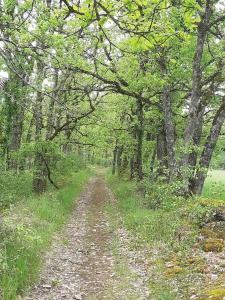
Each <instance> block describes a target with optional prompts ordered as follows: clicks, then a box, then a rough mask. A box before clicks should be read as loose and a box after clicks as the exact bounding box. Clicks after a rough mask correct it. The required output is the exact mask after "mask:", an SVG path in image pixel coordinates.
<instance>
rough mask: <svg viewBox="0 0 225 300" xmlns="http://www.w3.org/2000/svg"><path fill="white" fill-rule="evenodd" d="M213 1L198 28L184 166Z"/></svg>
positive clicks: (191, 135) (195, 119)
mask: <svg viewBox="0 0 225 300" xmlns="http://www.w3.org/2000/svg"><path fill="white" fill-rule="evenodd" d="M212 2H213V1H211V0H207V1H206V8H205V12H204V15H203V16H202V20H201V22H200V23H199V25H198V29H197V44H196V49H195V55H194V60H193V71H192V90H191V99H190V103H189V112H188V117H187V124H186V127H185V130H184V147H185V154H184V157H183V160H182V165H183V166H188V162H189V151H188V148H189V146H191V143H192V140H193V135H194V132H195V130H196V127H197V123H198V118H197V116H198V107H199V102H200V98H201V94H202V90H201V87H202V68H201V61H202V55H203V50H204V45H205V40H206V35H207V32H208V30H209V28H208V26H209V22H210V18H211V15H212Z"/></svg>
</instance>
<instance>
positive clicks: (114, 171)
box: [112, 142, 117, 175]
mask: <svg viewBox="0 0 225 300" xmlns="http://www.w3.org/2000/svg"><path fill="white" fill-rule="evenodd" d="M116 157H117V142H116V146H115V148H114V150H113V162H112V174H113V175H115V174H116Z"/></svg>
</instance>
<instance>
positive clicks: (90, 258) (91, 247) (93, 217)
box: [23, 177, 147, 300]
mask: <svg viewBox="0 0 225 300" xmlns="http://www.w3.org/2000/svg"><path fill="white" fill-rule="evenodd" d="M110 199H111V198H110V195H109V190H108V189H107V187H106V185H105V183H104V181H103V180H102V179H101V178H100V177H96V178H92V179H91V180H90V182H89V183H88V184H87V187H86V189H85V190H84V191H83V193H82V195H81V196H80V198H79V200H78V203H77V207H76V209H75V211H74V213H73V214H72V217H71V219H70V222H69V223H68V224H67V225H66V227H65V229H64V231H63V232H62V234H61V235H60V236H58V237H57V238H56V240H55V241H54V243H53V246H52V249H51V250H50V251H49V253H48V255H47V257H46V262H45V266H44V269H43V271H42V273H41V275H40V280H39V283H38V284H37V285H36V286H34V287H33V288H32V289H31V290H30V292H29V294H28V295H27V296H25V297H24V298H23V300H33V299H36V300H44V299H45V300H47V299H48V300H50V299H51V300H58V299H71V300H72V299H78V300H81V299H82V300H83V299H87V300H88V299H98V300H101V299H131V298H130V297H126V293H125V296H121V294H120V292H119V294H117V293H118V291H117V288H116V284H117V283H118V281H119V279H118V278H116V275H115V274H114V264H115V259H114V258H113V255H112V249H111V248H112V240H113V233H112V232H111V231H110V226H109V224H108V222H107V217H106V216H105V213H104V205H105V204H106V202H107V201H110ZM112 291H113V292H112ZM112 293H113V295H112ZM132 299H147V298H143V297H135V298H132Z"/></svg>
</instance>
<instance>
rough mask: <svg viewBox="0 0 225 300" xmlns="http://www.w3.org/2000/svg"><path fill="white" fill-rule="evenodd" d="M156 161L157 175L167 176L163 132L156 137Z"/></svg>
mask: <svg viewBox="0 0 225 300" xmlns="http://www.w3.org/2000/svg"><path fill="white" fill-rule="evenodd" d="M157 160H158V161H159V167H158V175H159V176H167V172H166V170H167V169H168V161H167V148H166V137H165V132H164V131H162V132H160V133H159V134H158V136H157Z"/></svg>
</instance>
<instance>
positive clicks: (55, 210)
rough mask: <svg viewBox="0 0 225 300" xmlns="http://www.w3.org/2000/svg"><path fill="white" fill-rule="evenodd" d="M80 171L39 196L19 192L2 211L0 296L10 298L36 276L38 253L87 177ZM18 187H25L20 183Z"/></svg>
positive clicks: (45, 247) (39, 259)
mask: <svg viewBox="0 0 225 300" xmlns="http://www.w3.org/2000/svg"><path fill="white" fill-rule="evenodd" d="M89 173H90V171H87V170H81V171H79V172H77V173H74V174H72V175H71V174H69V175H67V176H64V178H63V183H62V185H63V187H62V188H61V189H60V190H59V191H56V190H53V189H49V191H48V192H46V193H45V194H44V195H42V196H37V195H34V194H32V196H29V197H26V190H25V194H22V198H21V199H20V201H19V202H16V203H15V204H13V205H11V206H10V208H9V209H7V210H5V211H4V213H3V217H2V222H1V227H0V239H1V242H0V291H1V295H0V298H1V299H3V300H13V299H16V296H17V295H18V294H19V293H22V292H23V290H24V289H25V288H26V287H27V286H28V285H30V284H31V283H32V282H34V281H35V280H36V279H37V275H38V272H39V270H40V267H41V262H42V255H41V253H42V252H43V251H44V250H46V249H47V248H48V247H49V245H50V243H51V240H52V237H53V234H54V233H55V232H56V231H57V230H59V229H60V228H61V226H62V225H63V224H64V223H65V222H66V220H67V218H68V215H69V214H70V213H71V209H72V207H73V206H74V199H75V198H76V197H77V196H78V195H79V193H80V191H81V188H82V187H83V185H84V183H85V182H86V181H87V178H88V177H89ZM21 185H22V186H21V188H25V189H26V187H25V185H26V181H25V182H24V185H23V184H22V182H21Z"/></svg>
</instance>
